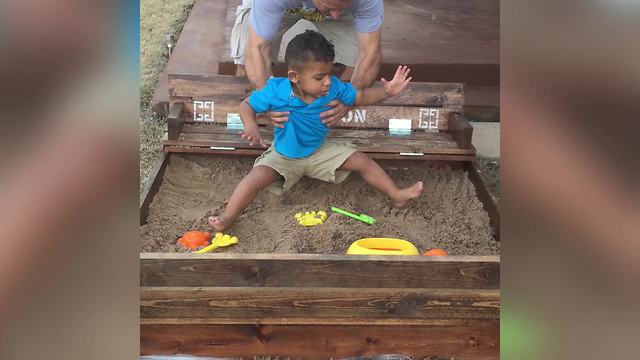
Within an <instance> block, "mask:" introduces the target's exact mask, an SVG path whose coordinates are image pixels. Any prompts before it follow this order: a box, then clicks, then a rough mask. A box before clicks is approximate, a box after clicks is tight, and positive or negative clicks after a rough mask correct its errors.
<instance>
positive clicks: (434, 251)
mask: <svg viewBox="0 0 640 360" xmlns="http://www.w3.org/2000/svg"><path fill="white" fill-rule="evenodd" d="M424 256H447V252H446V251H444V250H442V249H431V250H429V251H427V252H425V253H424Z"/></svg>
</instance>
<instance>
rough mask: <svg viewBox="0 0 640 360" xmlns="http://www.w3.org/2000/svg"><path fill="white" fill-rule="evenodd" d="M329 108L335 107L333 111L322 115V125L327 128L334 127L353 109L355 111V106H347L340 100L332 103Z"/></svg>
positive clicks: (330, 110)
mask: <svg viewBox="0 0 640 360" xmlns="http://www.w3.org/2000/svg"><path fill="white" fill-rule="evenodd" d="M327 106H330V107H333V109H329V110H327V111H324V112H322V113H320V118H321V119H322V123H324V124H325V125H327V126H333V125H334V124H335V123H336V122H338V121H340V119H342V118H343V117H344V116H345V115H347V113H348V112H349V111H350V110H351V109H353V106H347V105H345V104H343V103H341V102H340V101H338V100H333V101H331V102H330V103H329V104H327Z"/></svg>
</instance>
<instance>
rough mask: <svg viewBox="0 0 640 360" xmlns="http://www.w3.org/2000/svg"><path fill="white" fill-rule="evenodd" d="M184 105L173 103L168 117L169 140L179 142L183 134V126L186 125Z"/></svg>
mask: <svg viewBox="0 0 640 360" xmlns="http://www.w3.org/2000/svg"><path fill="white" fill-rule="evenodd" d="M184 116H185V112H184V104H183V103H180V102H178V103H173V104H171V108H170V109H169V115H168V116H167V138H168V139H170V140H178V138H179V137H180V133H181V132H182V126H183V124H184Z"/></svg>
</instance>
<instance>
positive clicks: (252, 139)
mask: <svg viewBox="0 0 640 360" xmlns="http://www.w3.org/2000/svg"><path fill="white" fill-rule="evenodd" d="M240 136H242V138H243V139H245V140H247V141H248V142H249V145H251V146H253V144H260V146H262V147H263V148H266V147H269V144H267V142H266V141H264V139H263V138H262V135H260V131H258V127H255V128H250V129H245V130H244V131H243V132H241V133H240Z"/></svg>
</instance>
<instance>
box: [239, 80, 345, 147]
mask: <svg viewBox="0 0 640 360" xmlns="http://www.w3.org/2000/svg"><path fill="white" fill-rule="evenodd" d="M336 99H337V100H340V101H341V102H342V103H344V104H345V105H353V103H354V102H355V101H356V88H355V87H353V85H351V83H344V82H342V81H340V79H338V78H337V77H335V76H332V77H331V85H330V86H329V91H328V92H327V95H325V96H323V97H320V98H317V99H315V100H314V101H313V102H312V103H311V104H307V103H305V102H304V101H302V99H300V98H299V97H297V96H296V95H294V93H293V89H292V88H291V82H290V81H289V78H281V77H280V78H271V79H269V81H267V84H266V85H265V86H264V87H263V88H262V89H260V90H256V91H254V92H253V93H251V95H250V96H249V105H250V106H251V108H252V109H253V111H255V112H256V113H262V112H265V111H267V110H273V111H289V112H290V114H289V121H287V122H285V123H284V128H274V140H273V146H275V149H276V151H277V152H278V153H279V154H281V155H283V156H286V157H288V158H293V159H299V158H305V157H307V156H309V155H311V153H313V152H314V151H316V150H317V149H318V148H319V147H320V146H322V144H324V140H325V138H326V137H327V132H329V128H328V127H327V126H326V125H325V124H323V123H322V120H321V119H320V113H321V112H323V111H326V110H329V109H330V107H328V106H327V104H328V103H329V102H331V101H333V100H336Z"/></svg>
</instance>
